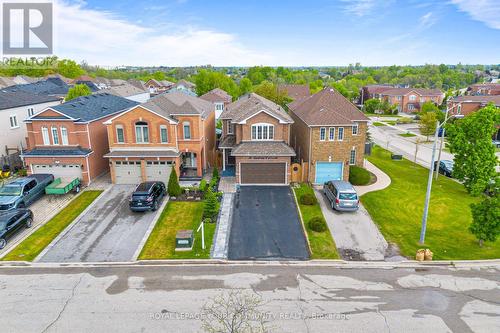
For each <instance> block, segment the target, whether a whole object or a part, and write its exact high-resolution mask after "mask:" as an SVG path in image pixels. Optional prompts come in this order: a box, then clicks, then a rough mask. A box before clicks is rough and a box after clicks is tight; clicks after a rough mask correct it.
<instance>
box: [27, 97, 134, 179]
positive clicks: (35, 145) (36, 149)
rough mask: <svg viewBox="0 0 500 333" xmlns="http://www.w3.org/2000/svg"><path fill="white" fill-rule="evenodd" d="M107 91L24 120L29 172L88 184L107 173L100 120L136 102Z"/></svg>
mask: <svg viewBox="0 0 500 333" xmlns="http://www.w3.org/2000/svg"><path fill="white" fill-rule="evenodd" d="M137 104H138V103H137V102H133V101H130V100H128V99H126V98H122V97H118V96H114V95H111V94H108V93H101V94H94V95H89V96H82V97H79V98H76V99H73V100H71V101H69V102H66V103H64V104H60V105H57V106H51V107H48V108H46V109H45V110H43V111H41V112H39V113H37V114H35V115H33V116H31V117H30V118H28V119H27V120H26V127H27V131H28V139H27V141H28V150H27V151H26V152H24V153H23V158H24V161H25V163H26V166H27V168H28V173H30V174H34V173H51V174H53V175H54V176H55V177H68V178H76V177H79V178H80V179H81V180H82V182H83V184H85V185H87V184H90V183H91V182H92V181H93V180H94V179H95V178H96V177H98V176H99V175H101V174H103V173H106V172H108V170H109V169H108V160H107V159H106V158H104V157H103V156H104V155H105V154H106V153H108V151H109V147H108V140H107V138H108V134H107V131H106V126H105V125H103V122H104V121H106V120H108V119H110V118H112V117H113V116H115V115H117V114H119V113H122V112H123V111H125V110H128V109H130V108H131V107H133V106H135V105H137Z"/></svg>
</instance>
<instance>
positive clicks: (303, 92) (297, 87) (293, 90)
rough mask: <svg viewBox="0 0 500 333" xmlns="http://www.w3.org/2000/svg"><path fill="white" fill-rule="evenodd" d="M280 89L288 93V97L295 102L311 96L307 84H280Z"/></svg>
mask: <svg viewBox="0 0 500 333" xmlns="http://www.w3.org/2000/svg"><path fill="white" fill-rule="evenodd" d="M278 89H280V90H284V91H286V93H287V95H288V96H290V97H291V98H293V99H294V100H297V99H302V98H306V97H309V96H311V91H310V90H309V86H308V85H307V84H280V85H279V86H278Z"/></svg>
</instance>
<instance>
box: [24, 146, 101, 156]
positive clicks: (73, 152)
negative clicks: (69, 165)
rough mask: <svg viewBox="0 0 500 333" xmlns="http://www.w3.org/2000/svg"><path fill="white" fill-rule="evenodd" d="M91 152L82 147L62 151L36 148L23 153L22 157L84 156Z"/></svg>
mask: <svg viewBox="0 0 500 333" xmlns="http://www.w3.org/2000/svg"><path fill="white" fill-rule="evenodd" d="M91 152H92V150H90V149H86V148H82V147H74V148H63V149H52V148H51V149H44V148H37V149H33V150H30V151H28V152H25V153H23V155H24V156H86V155H88V154H90V153H91Z"/></svg>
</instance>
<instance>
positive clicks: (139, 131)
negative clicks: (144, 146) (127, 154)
mask: <svg viewBox="0 0 500 333" xmlns="http://www.w3.org/2000/svg"><path fill="white" fill-rule="evenodd" d="M135 142H137V143H149V129H148V124H147V123H146V122H143V121H139V122H137V123H135Z"/></svg>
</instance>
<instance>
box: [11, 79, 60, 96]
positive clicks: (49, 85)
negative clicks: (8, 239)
mask: <svg viewBox="0 0 500 333" xmlns="http://www.w3.org/2000/svg"><path fill="white" fill-rule="evenodd" d="M3 90H5V91H25V92H27V93H31V94H37V95H46V96H56V97H59V98H60V100H63V99H64V97H66V95H67V94H68V90H69V85H68V84H67V83H66V82H64V81H63V80H62V79H60V78H58V77H50V78H47V79H45V80H41V81H37V82H33V83H28V84H18V85H15V86H11V87H7V88H4V89H3Z"/></svg>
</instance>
